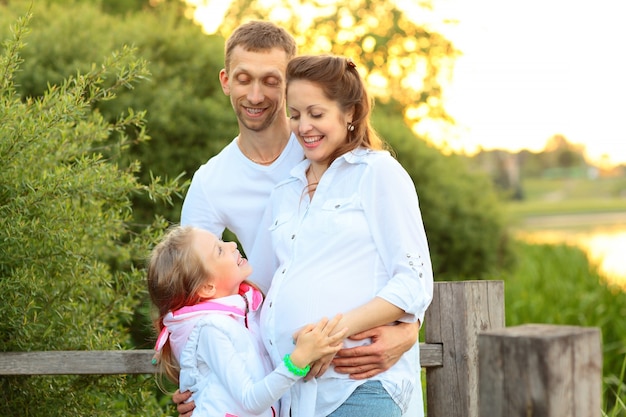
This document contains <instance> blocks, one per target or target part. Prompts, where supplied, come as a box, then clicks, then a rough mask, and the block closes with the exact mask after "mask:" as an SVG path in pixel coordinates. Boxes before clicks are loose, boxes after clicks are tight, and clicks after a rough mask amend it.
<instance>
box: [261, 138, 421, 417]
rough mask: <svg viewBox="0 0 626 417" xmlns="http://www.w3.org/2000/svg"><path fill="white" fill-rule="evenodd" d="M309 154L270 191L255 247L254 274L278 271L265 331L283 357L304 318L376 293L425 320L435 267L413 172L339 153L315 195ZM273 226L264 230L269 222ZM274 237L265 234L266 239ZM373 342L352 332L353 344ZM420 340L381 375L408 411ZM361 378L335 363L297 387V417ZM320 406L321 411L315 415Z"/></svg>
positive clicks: (376, 156) (364, 154) (362, 153)
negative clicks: (355, 338) (309, 175)
mask: <svg viewBox="0 0 626 417" xmlns="http://www.w3.org/2000/svg"><path fill="white" fill-rule="evenodd" d="M308 166H309V161H306V160H305V161H303V162H302V163H301V164H299V165H297V166H296V167H295V168H294V169H293V170H292V171H291V175H292V177H291V178H289V179H288V180H286V181H284V182H282V183H280V184H279V185H278V186H277V187H276V188H275V189H274V191H273V193H272V196H271V197H270V201H269V205H268V208H267V211H266V214H265V219H264V221H263V223H262V225H261V227H263V228H267V229H269V231H270V233H267V231H265V232H263V231H260V233H259V234H258V236H259V239H258V240H257V242H256V243H255V247H254V250H253V252H252V253H251V254H250V256H249V258H250V263H251V265H252V266H253V268H254V269H255V270H257V273H255V277H259V276H271V273H270V271H275V273H274V274H273V279H272V281H271V288H270V290H269V293H268V295H267V298H266V300H265V303H264V305H263V307H262V313H261V334H262V337H263V340H264V343H265V346H266V348H267V350H268V352H269V353H270V356H271V357H272V360H273V362H274V365H277V364H278V363H279V362H280V361H281V360H282V357H283V356H284V355H285V353H289V352H291V351H292V350H293V342H292V335H293V333H294V332H295V331H297V330H298V329H299V328H301V327H302V326H303V325H305V324H307V323H313V322H317V321H318V320H320V319H321V318H322V317H329V318H330V317H333V316H334V315H335V314H337V313H340V312H347V311H349V310H351V309H353V308H356V307H358V306H360V305H362V304H364V303H366V302H368V301H370V300H371V299H372V298H374V297H380V298H383V299H385V300H386V301H388V302H390V303H392V304H394V305H396V306H397V307H399V308H401V309H403V310H404V311H405V312H406V313H407V314H406V316H405V317H404V318H403V321H408V322H411V321H415V320H417V319H418V318H419V319H423V316H424V313H425V311H426V308H427V307H428V305H429V304H430V302H431V299H432V289H433V275H432V266H431V261H430V255H429V250H428V243H427V240H426V234H425V231H424V226H423V223H422V218H421V213H420V210H419V205H418V198H417V194H416V192H415V187H414V185H413V182H412V181H411V178H410V177H409V175H408V174H407V172H406V171H405V170H404V169H403V168H402V166H401V165H400V164H399V163H398V162H397V161H396V160H395V159H394V158H392V157H391V155H389V153H388V152H384V151H370V150H364V149H358V150H356V151H353V152H349V153H347V154H345V155H343V156H342V157H340V158H338V159H337V160H335V161H334V162H333V164H332V165H331V166H330V167H329V168H328V170H327V171H326V172H325V173H324V175H323V176H322V178H321V180H320V183H319V184H318V186H317V189H316V191H315V195H314V196H313V199H312V200H310V199H309V195H308V192H307V181H306V170H307V168H308ZM267 229H266V230H267ZM264 239H267V240H264ZM363 343H369V341H359V342H355V341H350V340H346V343H345V346H347V347H351V346H356V345H358V344H363ZM417 361H418V352H417V345H416V347H415V348H414V349H413V350H412V351H409V352H407V354H405V355H404V356H403V358H402V359H401V360H400V361H399V362H398V363H397V364H396V365H395V366H393V367H392V368H391V369H389V370H388V371H386V372H383V373H382V374H379V375H377V376H376V377H374V378H373V379H377V380H380V381H381V382H382V383H383V386H384V387H385V388H386V389H387V391H388V392H389V393H390V395H391V396H392V397H393V398H394V400H395V401H396V402H397V403H398V405H399V406H400V407H401V408H402V409H403V411H404V410H405V408H406V406H407V404H408V401H409V399H410V395H411V391H412V390H413V388H414V385H415V384H416V383H418V384H419V363H417ZM363 382H364V381H356V380H351V379H349V376H348V375H345V374H339V373H336V372H334V370H332V369H330V370H329V371H327V372H326V373H325V374H324V375H323V376H322V377H321V378H318V379H317V380H315V381H309V382H307V383H303V382H298V383H296V385H295V386H294V387H293V388H292V390H291V397H292V407H291V408H292V413H293V415H294V416H298V417H301V416H305V415H315V416H318V415H319V416H325V415H327V414H329V413H330V412H332V411H333V410H334V409H336V408H337V407H338V406H339V405H341V403H342V402H343V401H345V399H346V398H347V397H348V396H350V394H351V393H352V392H353V391H354V389H356V387H357V386H358V385H360V384H362V383H363ZM312 408H315V413H314V414H312V413H309V412H310V411H311V410H312Z"/></svg>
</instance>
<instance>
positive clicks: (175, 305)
mask: <svg viewBox="0 0 626 417" xmlns="http://www.w3.org/2000/svg"><path fill="white" fill-rule="evenodd" d="M195 230H196V229H195V228H193V227H190V226H174V227H172V228H170V229H169V230H168V232H167V234H166V235H165V237H164V238H163V240H162V241H161V242H160V243H159V244H158V245H157V246H156V247H155V248H154V249H153V250H152V254H151V255H150V260H149V262H148V292H149V293H150V298H151V299H152V303H153V305H154V307H156V312H155V316H154V317H153V325H154V329H155V330H156V334H157V335H158V334H159V333H160V332H161V330H162V329H163V318H164V317H165V315H166V314H167V313H168V312H169V311H175V310H178V309H180V308H182V307H184V306H190V305H195V304H198V303H199V302H200V301H202V299H201V298H200V296H199V295H198V293H199V290H200V288H201V287H202V286H203V285H204V284H205V283H206V282H207V280H208V279H209V278H210V273H209V271H208V270H207V269H206V266H205V264H204V263H203V262H202V259H201V258H200V257H199V256H198V254H197V253H196V251H195V250H194V249H193V239H194V231H195ZM159 371H160V372H161V373H162V374H165V375H166V376H167V377H168V378H169V379H170V380H171V381H173V382H175V383H178V378H179V375H180V367H179V365H178V362H177V361H176V359H175V357H174V355H173V354H172V350H171V348H170V344H169V341H168V342H166V343H165V346H163V350H162V351H161V357H160V361H159Z"/></svg>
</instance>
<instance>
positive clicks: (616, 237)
mask: <svg viewBox="0 0 626 417" xmlns="http://www.w3.org/2000/svg"><path fill="white" fill-rule="evenodd" d="M624 217H626V213H617V214H615V215H611V216H609V217H603V219H604V220H603V221H602V220H600V219H596V220H595V221H589V222H586V223H585V222H582V223H581V222H579V223H571V222H569V227H568V226H567V223H568V222H566V221H564V220H563V219H562V218H561V220H560V221H556V220H554V219H553V220H552V221H551V222H550V224H551V225H552V226H553V227H550V226H549V225H548V224H546V223H545V222H544V223H543V225H540V224H539V223H542V222H541V221H536V222H534V221H533V220H531V221H530V222H527V224H526V227H525V228H524V230H523V231H520V232H518V233H519V235H520V237H522V238H523V239H525V240H527V241H529V242H538V243H567V244H571V245H577V246H578V247H580V248H582V249H583V250H585V251H586V252H587V255H588V256H589V259H590V260H591V261H592V262H594V263H596V264H597V265H598V267H599V269H600V271H601V272H602V273H603V274H604V275H605V276H606V278H607V281H609V282H611V283H614V284H617V285H619V286H620V287H622V288H623V289H624V290H625V291H626V221H624ZM544 220H545V219H544Z"/></svg>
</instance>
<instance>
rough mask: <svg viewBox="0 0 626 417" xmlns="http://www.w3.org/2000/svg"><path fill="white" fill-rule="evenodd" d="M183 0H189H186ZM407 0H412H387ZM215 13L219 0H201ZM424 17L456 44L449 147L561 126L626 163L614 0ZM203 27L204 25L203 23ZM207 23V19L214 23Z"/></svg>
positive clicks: (625, 93) (509, 143)
mask: <svg viewBox="0 0 626 417" xmlns="http://www.w3.org/2000/svg"><path fill="white" fill-rule="evenodd" d="M191 2H192V1H190V3H191ZM396 2H397V3H398V4H399V5H400V6H401V7H404V8H406V9H407V10H415V13H418V17H417V18H416V21H418V22H423V21H424V20H425V19H424V11H423V9H419V8H415V7H414V4H415V3H416V1H411V0H404V1H403V0H396ZM208 4H209V6H208V7H207V8H206V9H204V12H201V11H200V12H201V13H203V17H201V16H196V17H197V19H198V20H204V21H209V20H212V21H215V17H217V16H220V17H221V16H222V15H223V10H225V8H226V7H227V5H228V2H222V1H211V0H209V1H208ZM433 5H434V8H435V10H434V13H433V14H432V15H431V16H428V17H427V18H426V20H434V21H440V20H442V19H456V20H458V21H459V23H458V24H457V25H454V26H452V25H445V26H435V27H436V28H437V29H438V30H439V31H440V32H441V33H443V34H444V35H445V36H447V37H448V38H449V39H451V40H452V41H453V42H454V43H455V45H456V46H457V48H458V49H460V50H461V51H462V52H463V56H461V57H459V58H458V60H457V62H456V65H455V68H454V75H453V80H452V84H451V85H450V86H448V87H446V88H445V90H444V93H445V96H446V101H445V107H446V109H447V111H448V112H449V113H450V114H451V115H452V117H454V118H455V119H456V121H457V124H458V129H457V130H456V133H455V135H454V136H449V135H448V136H446V138H445V139H446V140H447V142H448V144H449V145H450V146H451V147H452V148H453V149H465V150H467V151H470V152H471V151H472V150H474V149H475V148H476V146H478V145H481V146H482V147H483V148H485V149H493V148H499V149H510V150H514V151H515V150H519V149H529V150H533V151H539V150H541V149H543V148H544V146H545V144H546V142H547V140H548V139H549V138H550V137H551V136H553V135H555V134H562V135H563V136H565V138H566V139H567V140H568V141H569V142H572V143H577V144H583V145H585V146H586V149H587V152H588V154H589V157H590V158H591V159H593V160H599V159H600V158H601V157H602V156H603V155H608V157H609V160H610V162H613V163H616V162H621V163H626V114H624V113H625V112H626V102H625V101H626V78H625V77H626V55H625V54H624V53H623V51H624V49H625V45H624V41H625V40H626V25H625V24H624V23H623V21H622V20H623V14H622V13H621V9H622V7H621V2H620V1H619V0H617V1H616V0H596V1H594V2H589V1H582V0H523V1H522V0H471V1H470V0H433ZM207 29H208V30H209V31H210V30H211V29H210V27H209V28H207ZM213 30H214V29H213Z"/></svg>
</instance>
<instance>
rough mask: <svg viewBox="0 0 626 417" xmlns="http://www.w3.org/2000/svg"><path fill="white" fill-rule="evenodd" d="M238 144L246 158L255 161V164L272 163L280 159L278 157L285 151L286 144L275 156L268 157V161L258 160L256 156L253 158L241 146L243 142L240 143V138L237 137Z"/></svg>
mask: <svg viewBox="0 0 626 417" xmlns="http://www.w3.org/2000/svg"><path fill="white" fill-rule="evenodd" d="M237 146H239V150H240V151H241V153H242V154H243V156H245V157H246V158H248V159H249V160H251V161H252V162H254V163H255V164H259V165H271V164H272V163H273V162H274V161H276V160H277V159H278V157H279V156H280V154H281V153H283V149H284V148H285V147H284V146H281V148H280V150H279V151H278V153H277V154H276V156H274V157H273V158H271V159H268V160H267V161H258V160H256V159H254V158H252V157H251V156H250V155H248V154H247V153H246V152H245V151H244V150H243V147H242V146H241V144H240V143H239V139H237Z"/></svg>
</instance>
